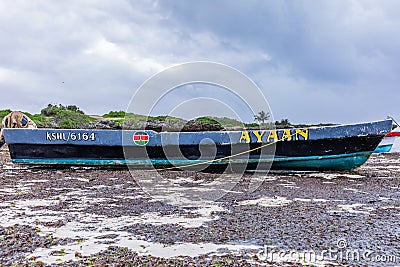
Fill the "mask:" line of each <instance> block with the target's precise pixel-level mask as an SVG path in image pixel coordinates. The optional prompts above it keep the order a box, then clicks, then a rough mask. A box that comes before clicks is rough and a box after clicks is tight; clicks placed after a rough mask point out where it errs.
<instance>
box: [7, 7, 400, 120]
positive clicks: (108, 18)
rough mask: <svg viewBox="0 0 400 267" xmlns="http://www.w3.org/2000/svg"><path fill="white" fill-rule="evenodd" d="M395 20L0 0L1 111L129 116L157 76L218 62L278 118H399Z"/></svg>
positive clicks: (316, 12)
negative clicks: (244, 79)
mask: <svg viewBox="0 0 400 267" xmlns="http://www.w3.org/2000/svg"><path fill="white" fill-rule="evenodd" d="M399 14H400V1H396V0H394V1H385V0H384V1H367V0H365V1H350V0H349V1H344V0H343V1H317V0H315V1H222V0H221V1H184V0H182V1H139V0H137V1H136V0H135V1H128V0H116V1H108V0H96V1H95V0H88V1H81V0H79V1H51V0H48V1H46V0H43V1H41V0H38V1H30V0H27V1H18V0H2V1H0V34H1V38H0V88H1V92H2V93H1V95H0V109H5V108H11V109H14V110H26V111H29V112H33V113H38V112H39V111H40V109H41V108H43V107H44V106H46V105H47V104H48V103H53V104H56V103H62V104H75V105H78V106H79V107H80V108H81V109H83V110H84V111H85V112H86V113H89V114H103V113H105V112H108V111H109V110H126V108H127V106H128V104H129V101H130V99H131V98H132V96H133V94H134V93H135V91H136V90H137V88H139V87H140V85H141V84H142V83H143V82H144V81H145V80H146V79H148V78H149V77H151V76H152V75H154V74H156V73H157V72H159V71H162V70H163V69H165V68H167V67H170V66H172V65H176V64H179V63H183V62H190V61H212V62H219V63H222V64H226V65H229V66H232V67H233V68H236V69H238V70H239V71H241V72H243V73H244V74H246V75H247V76H248V77H249V78H250V79H252V80H253V81H254V82H255V83H256V84H257V85H258V86H259V87H260V88H261V90H262V92H263V93H264V95H265V97H266V98H267V100H268V102H269V104H270V106H271V109H272V112H273V115H274V117H275V119H282V118H288V119H289V120H290V121H292V122H295V123H301V122H335V123H351V122H360V121H369V120H378V119H382V118H385V117H386V116H387V115H392V116H394V117H395V118H397V119H398V120H400V91H399V89H400V88H399V85H400V75H399V74H400V63H399V62H400V32H399V31H400V30H399V29H400V15H399ZM199 88H200V90H201V87H196V88H195V90H193V91H196V90H199ZM186 91H187V92H186V97H187V100H188V99H190V97H191V96H196V94H195V93H194V92H192V91H191V90H190V88H187V90H186ZM205 91H210V89H209V88H206V89H205ZM249 93H251V92H249ZM182 95H183V94H175V96H176V97H179V96H182ZM173 96H174V94H172V95H171V97H173ZM220 100H221V99H220ZM174 101H175V102H174ZM171 103H176V100H173V99H171ZM160 112H162V111H160ZM205 113H207V111H205ZM205 115H207V114H205Z"/></svg>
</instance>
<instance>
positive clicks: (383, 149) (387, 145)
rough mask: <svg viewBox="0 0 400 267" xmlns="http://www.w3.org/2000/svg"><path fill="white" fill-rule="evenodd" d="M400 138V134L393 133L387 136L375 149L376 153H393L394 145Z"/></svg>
mask: <svg viewBox="0 0 400 267" xmlns="http://www.w3.org/2000/svg"><path fill="white" fill-rule="evenodd" d="M399 136H400V132H396V131H392V132H390V133H388V134H387V135H385V137H384V138H383V139H382V141H381V142H380V143H379V145H378V146H377V147H376V149H375V151H374V152H375V153H388V152H391V150H392V147H393V145H394V143H395V142H396V140H397V138H398V137H399Z"/></svg>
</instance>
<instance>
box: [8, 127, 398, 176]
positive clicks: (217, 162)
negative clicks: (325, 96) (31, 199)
mask: <svg viewBox="0 0 400 267" xmlns="http://www.w3.org/2000/svg"><path fill="white" fill-rule="evenodd" d="M392 123H393V121H392V120H383V121H376V122H368V123H360V124H349V125H338V126H321V127H305V128H289V129H268V130H267V129H259V130H243V131H215V132H211V131H210V132H207V131H204V132H160V133H158V132H155V131H152V130H99V129H43V128H42V129H12V128H5V129H4V137H5V141H6V143H7V144H8V147H9V151H10V155H11V159H12V162H13V163H18V164H28V165H36V166H46V165H51V166H60V165H61V166H70V165H73V166H76V165H80V166H100V167H118V166H129V167H133V168H139V169H148V168H157V169H162V170H167V169H168V170H171V169H180V170H188V169H189V170H193V168H192V167H193V166H197V167H203V168H202V169H195V170H200V171H217V172H220V171H225V170H231V171H233V172H235V171H236V170H268V169H269V168H271V169H276V170H352V169H355V168H357V167H359V166H361V165H362V164H364V163H365V161H367V159H368V158H369V157H370V155H371V154H372V153H373V152H374V150H375V149H376V147H377V146H378V144H379V143H380V142H381V140H382V139H383V137H384V136H385V135H386V134H388V133H389V132H390V131H391V130H392ZM260 166H261V167H260ZM263 168H264V169H263Z"/></svg>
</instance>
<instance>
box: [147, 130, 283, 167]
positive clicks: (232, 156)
mask: <svg viewBox="0 0 400 267" xmlns="http://www.w3.org/2000/svg"><path fill="white" fill-rule="evenodd" d="M286 138H287V137H285V138H281V139H278V140H276V141H274V142H271V143H267V144H265V145H262V146H259V147H256V148H253V149H249V150H246V151H242V152H239V153H237V154H233V155H230V156H226V157H223V158H219V159H211V160H207V161H203V162H197V163H192V164H187V165H183V166H173V167H168V168H162V169H155V170H151V171H168V170H174V169H182V168H188V167H193V166H199V165H204V164H208V163H213V162H218V161H223V160H226V159H231V158H234V157H237V156H240V155H243V154H246V153H250V152H253V151H256V150H258V149H262V148H264V147H267V146H271V145H273V144H276V143H278V142H280V141H282V140H283V139H286Z"/></svg>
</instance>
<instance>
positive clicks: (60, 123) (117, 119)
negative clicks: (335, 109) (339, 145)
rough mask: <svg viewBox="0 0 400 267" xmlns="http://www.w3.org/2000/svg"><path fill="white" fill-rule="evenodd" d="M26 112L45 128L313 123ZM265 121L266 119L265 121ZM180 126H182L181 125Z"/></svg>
mask: <svg viewBox="0 0 400 267" xmlns="http://www.w3.org/2000/svg"><path fill="white" fill-rule="evenodd" d="M10 112H11V110H10V109H3V110H0V120H2V119H3V118H4V116H6V115H7V114H9V113H10ZM22 112H23V113H25V114H26V115H27V116H29V117H30V118H31V119H32V120H33V121H34V122H35V123H36V124H37V125H38V127H46V128H64V129H66V128H72V129H76V128H87V127H89V128H96V127H100V128H104V127H105V128H107V129H112V128H119V129H121V128H127V129H144V128H145V127H146V128H147V127H148V126H149V125H150V128H151V127H155V128H162V127H164V128H163V129H164V130H167V131H173V130H176V129H178V130H179V129H185V127H186V128H188V127H189V129H196V127H197V128H199V129H203V128H204V129H207V127H208V126H207V125H209V126H212V127H211V128H214V129H225V130H236V129H260V128H263V129H270V128H273V127H276V128H291V127H309V126H314V125H305V124H299V125H293V124H292V123H290V121H289V120H288V119H282V120H280V121H276V122H275V123H271V122H268V119H269V118H270V114H269V113H265V112H259V113H258V114H257V115H255V120H257V121H258V123H256V122H254V123H243V122H240V121H238V120H236V119H232V118H227V117H212V116H203V117H198V118H196V119H193V120H190V121H187V120H184V119H181V118H177V117H170V116H166V115H161V116H146V115H140V114H134V113H126V112H125V111H110V112H108V113H106V114H104V115H103V116H92V117H91V116H88V115H86V114H85V113H84V112H83V111H82V110H80V109H79V107H77V106H75V105H67V106H64V105H62V104H58V105H53V104H48V105H47V106H46V107H45V108H43V109H42V110H41V111H40V113H39V114H30V113H29V112H24V111H22ZM265 121H267V122H265ZM325 125H333V124H329V123H325V124H322V123H321V124H319V125H315V126H325ZM182 127H183V128H182Z"/></svg>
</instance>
